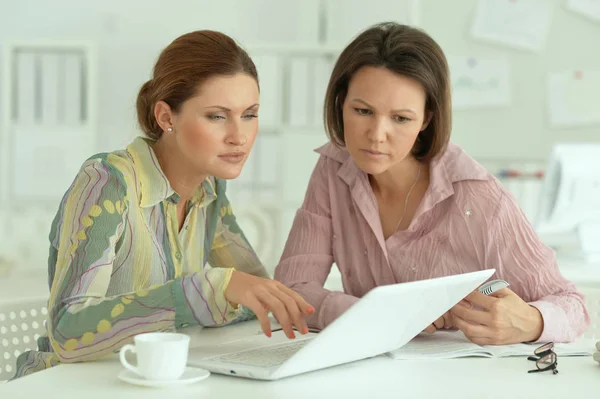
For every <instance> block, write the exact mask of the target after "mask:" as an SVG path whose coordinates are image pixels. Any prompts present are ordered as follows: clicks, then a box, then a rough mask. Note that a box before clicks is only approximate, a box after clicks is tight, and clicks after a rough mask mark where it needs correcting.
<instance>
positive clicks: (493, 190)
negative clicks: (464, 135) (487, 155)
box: [436, 143, 511, 213]
mask: <svg viewBox="0 0 600 399" xmlns="http://www.w3.org/2000/svg"><path fill="white" fill-rule="evenodd" d="M436 167H437V168H443V169H444V171H445V173H446V175H447V179H448V180H449V182H450V183H451V184H452V187H453V190H454V193H455V195H456V198H457V199H459V200H462V201H467V202H469V203H475V204H477V205H478V207H479V208H485V209H487V210H488V211H487V212H489V213H493V212H495V211H496V210H497V209H498V207H499V206H500V205H501V203H502V202H504V201H506V199H507V198H509V197H511V195H510V193H509V192H508V191H507V190H506V189H505V188H504V186H503V185H502V183H500V181H499V180H498V179H497V178H496V176H494V175H493V174H492V173H491V172H490V171H488V170H487V169H486V168H485V167H483V165H481V164H480V163H479V162H477V161H476V160H475V159H473V158H472V157H470V156H469V155H468V154H467V153H466V152H465V151H464V150H463V149H462V148H460V147H459V146H457V145H455V144H452V143H451V144H450V145H449V146H448V148H447V150H446V151H445V153H444V154H443V155H442V157H441V159H440V161H439V164H438V165H437V166H436ZM487 212H486V213H487Z"/></svg>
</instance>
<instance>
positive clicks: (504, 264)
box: [275, 144, 589, 342]
mask: <svg viewBox="0 0 600 399" xmlns="http://www.w3.org/2000/svg"><path fill="white" fill-rule="evenodd" d="M317 152H318V153H319V154H320V155H321V156H320V159H319V161H318V162H317V165H316V167H315V169H314V171H313V174H312V177H311V180H310V182H309V185H308V189H307V192H306V197H305V200H304V204H303V205H302V207H301V208H300V209H299V210H298V212H297V214H296V218H295V220H294V224H293V227H292V230H291V232H290V235H289V237H288V240H287V243H286V246H285V250H284V252H283V255H282V257H281V261H280V263H279V265H278V266H277V268H276V270H275V278H276V279H277V280H279V281H281V282H283V283H284V284H285V285H287V286H288V287H290V288H292V289H294V290H295V291H296V292H298V293H299V294H301V295H302V296H304V297H305V298H306V300H307V301H308V302H309V303H311V304H312V305H313V306H314V307H315V309H316V312H315V313H314V314H313V315H312V316H311V317H309V319H308V322H309V325H310V326H312V327H316V328H321V329H322V328H324V327H326V326H327V325H328V324H329V323H331V322H332V321H333V320H334V319H335V318H336V317H338V316H339V315H340V314H341V313H343V312H344V311H345V310H346V309H348V308H349V307H350V306H351V305H352V304H354V303H355V302H356V301H358V299H359V298H360V297H362V296H363V295H365V294H366V293H367V292H368V291H369V290H371V289H372V288H374V287H376V286H379V285H385V284H395V283H403V282H408V281H415V280H422V279H428V278H435V277H442V276H448V275H454V274H459V273H466V272H472V271H477V270H483V269H489V268H495V269H496V274H495V275H494V276H493V278H501V279H504V280H506V281H507V282H508V283H509V284H510V288H511V289H512V290H513V291H514V292H515V293H516V294H517V295H519V296H520V297H521V298H522V299H523V300H525V301H526V302H528V303H529V304H530V305H532V306H535V307H536V308H537V309H538V310H539V311H540V312H541V314H542V317H543V320H544V329H543V333H542V335H541V337H540V338H539V341H554V342H568V341H572V340H573V339H575V338H576V337H577V336H578V335H580V334H582V333H583V332H584V331H585V330H586V328H587V327H588V325H589V317H588V314H587V311H586V308H585V304H584V298H583V295H582V294H581V293H579V292H578V291H577V289H576V288H575V286H574V284H573V283H571V282H570V281H568V280H566V279H565V278H564V277H563V276H562V275H561V274H560V271H559V270H558V266H557V263H556V258H555V254H554V252H553V251H552V250H551V249H550V248H548V247H547V246H545V245H544V244H543V243H542V242H541V241H540V239H539V238H538V236H537V235H536V233H535V231H534V230H533V228H532V226H531V225H530V223H529V222H528V220H527V218H526V217H525V215H524V214H523V212H522V211H521V209H520V208H519V206H518V205H517V203H516V201H515V199H514V198H513V197H512V195H511V194H510V193H509V192H508V191H506V190H505V189H504V188H503V187H502V185H501V184H500V183H499V182H498V180H497V179H496V178H495V177H494V176H493V175H491V174H490V173H489V172H488V171H487V170H486V169H485V168H483V167H482V166H481V165H479V164H478V163H477V162H475V161H474V160H473V159H472V158H470V157H469V156H468V155H467V154H466V153H465V152H464V151H463V150H462V149H460V148H459V147H458V146H456V145H453V144H450V145H449V146H448V148H447V150H446V151H445V152H444V153H443V154H442V155H441V156H438V157H437V158H436V159H434V161H433V162H432V163H431V165H430V184H429V188H428V189H427V192H426V193H425V195H424V197H423V200H422V201H421V204H420V205H419V207H418V209H417V211H416V213H415V216H414V218H413V220H412V221H411V223H410V226H409V227H408V228H407V229H406V230H403V231H397V232H396V233H394V234H393V235H392V236H390V237H388V238H387V239H384V236H383V230H382V227H381V222H380V219H379V211H378V206H377V201H376V199H375V196H374V194H373V190H372V189H371V186H370V184H369V181H368V176H367V174H366V173H364V172H363V171H361V170H360V169H359V168H358V166H357V165H356V163H355V162H354V160H353V159H352V157H351V156H350V154H349V153H348V152H347V150H345V149H343V148H338V147H336V146H334V145H332V144H327V145H325V146H323V147H321V148H319V149H318V150H317ZM333 262H335V263H336V265H337V267H338V268H339V270H340V272H341V275H342V283H343V286H344V292H332V291H329V290H326V289H324V288H323V284H324V283H325V280H326V278H327V276H328V275H329V271H330V269H331V266H332V263H333ZM406 306H410V304H406Z"/></svg>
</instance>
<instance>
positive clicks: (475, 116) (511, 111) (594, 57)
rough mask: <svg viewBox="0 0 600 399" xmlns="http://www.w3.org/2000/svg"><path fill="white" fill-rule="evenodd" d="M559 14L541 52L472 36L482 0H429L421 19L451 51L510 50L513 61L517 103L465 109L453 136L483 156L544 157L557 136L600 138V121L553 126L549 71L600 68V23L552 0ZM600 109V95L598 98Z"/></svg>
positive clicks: (498, 52)
mask: <svg viewBox="0 0 600 399" xmlns="http://www.w3.org/2000/svg"><path fill="white" fill-rule="evenodd" d="M546 1H547V2H548V3H551V4H552V5H553V10H554V17H553V23H552V25H551V28H550V34H549V36H548V38H547V43H546V48H545V50H544V51H543V52H542V53H540V54H535V53H531V52H526V51H522V50H514V49H511V48H508V47H504V46H499V45H491V44H487V43H483V42H480V41H477V40H473V39H472V38H471V37H470V34H469V32H470V28H471V24H472V21H473V17H474V11H475V6H476V4H477V0H454V1H440V0H423V1H422V11H421V13H420V15H421V23H420V25H421V26H422V27H423V28H424V29H425V30H426V31H427V32H428V33H429V34H431V35H432V36H433V37H434V39H436V40H437V41H438V42H439V43H440V45H441V46H442V48H443V49H444V51H445V52H446V54H448V55H481V56H506V57H508V58H509V61H510V73H511V79H512V82H511V85H510V89H511V92H512V93H511V94H512V104H511V105H510V106H509V107H507V108H501V109H491V110H475V111H459V112H456V113H455V114H454V130H453V139H454V141H455V142H457V143H458V144H460V145H461V146H462V147H463V148H465V149H466V150H467V152H469V153H470V154H472V155H473V156H476V157H478V158H483V159H485V158H504V159H513V160H514V159H517V160H529V159H538V160H543V159H545V158H546V157H547V154H548V153H549V151H550V148H551V146H552V143H554V142H556V141H581V140H583V141H589V140H591V141H598V140H600V126H592V127H584V128H576V129H575V128H570V129H550V128H549V126H548V122H547V119H548V115H547V107H546V97H547V95H548V93H547V90H546V78H547V74H548V73H555V72H562V71H564V70H570V69H583V70H595V71H600V23H599V22H593V21H592V20H590V19H586V18H584V17H582V16H580V15H578V14H575V13H573V12H570V11H568V10H566V8H565V6H564V5H565V1H564V0H546ZM597 101H598V102H597V106H598V110H599V111H598V112H600V98H598V100H597Z"/></svg>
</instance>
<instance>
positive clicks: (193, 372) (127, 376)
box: [117, 367, 210, 388]
mask: <svg viewBox="0 0 600 399" xmlns="http://www.w3.org/2000/svg"><path fill="white" fill-rule="evenodd" d="M209 376H210V372H209V371H208V370H204V369H199V368H195V367H188V368H186V369H185V371H184V372H183V375H182V376H181V378H180V379H178V380H173V381H153V380H147V379H145V378H144V377H142V376H141V375H137V374H136V373H134V372H133V371H130V370H123V371H121V372H120V373H119V375H118V376H117V378H119V379H120V380H121V381H124V382H128V383H130V384H134V385H142V386H145V387H153V388H162V387H169V386H175V385H187V384H193V383H194V382H198V381H202V380H204V379H206V378H208V377H209Z"/></svg>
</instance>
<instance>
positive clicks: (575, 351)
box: [387, 331, 595, 360]
mask: <svg viewBox="0 0 600 399" xmlns="http://www.w3.org/2000/svg"><path fill="white" fill-rule="evenodd" d="M540 345H541V344H514V345H501V346H492V345H484V346H482V345H477V344H474V343H473V342H471V341H469V340H468V339H467V337H465V335H464V334H463V333H462V332H460V331H437V332H435V333H433V334H426V333H422V334H419V335H417V336H416V337H415V338H413V339H412V340H411V341H410V342H409V343H407V344H406V345H404V346H403V347H401V348H399V349H396V350H394V351H391V352H388V353H387V355H388V356H389V357H391V358H392V359H402V360H409V359H453V358H457V357H468V356H477V357H508V356H530V355H533V351H534V350H535V349H536V348H537V347H539V346H540ZM594 350H595V345H594V340H589V339H580V340H578V341H576V342H574V343H571V344H555V345H554V351H555V352H556V354H557V355H558V356H591V355H592V353H593V352H594Z"/></svg>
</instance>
